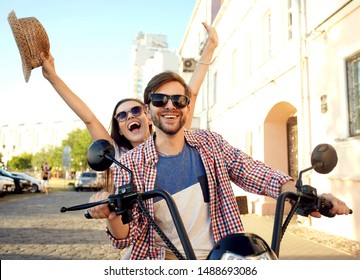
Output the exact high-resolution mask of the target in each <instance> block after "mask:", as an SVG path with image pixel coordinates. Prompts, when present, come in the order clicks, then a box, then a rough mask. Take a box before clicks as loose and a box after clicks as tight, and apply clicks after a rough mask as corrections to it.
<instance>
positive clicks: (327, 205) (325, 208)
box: [319, 197, 335, 218]
mask: <svg viewBox="0 0 360 280" xmlns="http://www.w3.org/2000/svg"><path fill="white" fill-rule="evenodd" d="M319 202H320V205H319V212H320V214H321V215H324V216H326V217H329V218H333V217H335V214H333V213H331V212H330V210H331V209H332V208H333V205H332V203H331V202H329V201H327V200H326V199H325V198H323V197H320V198H319Z"/></svg>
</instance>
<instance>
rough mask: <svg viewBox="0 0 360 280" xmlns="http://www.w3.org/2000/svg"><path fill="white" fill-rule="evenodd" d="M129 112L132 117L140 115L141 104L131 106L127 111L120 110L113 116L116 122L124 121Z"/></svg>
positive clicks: (141, 110)
mask: <svg viewBox="0 0 360 280" xmlns="http://www.w3.org/2000/svg"><path fill="white" fill-rule="evenodd" d="M129 112H130V113H131V114H132V115H133V116H134V117H138V116H140V115H141V113H142V112H143V106H134V107H132V108H131V109H130V110H129V111H121V112H119V113H118V114H117V115H116V116H115V117H114V118H115V119H116V120H117V121H118V122H124V121H126V119H127V117H128V114H129Z"/></svg>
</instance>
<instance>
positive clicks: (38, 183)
mask: <svg viewBox="0 0 360 280" xmlns="http://www.w3.org/2000/svg"><path fill="white" fill-rule="evenodd" d="M10 173H11V174H12V175H13V176H15V177H17V178H20V179H24V180H28V181H30V183H31V185H30V188H28V189H27V190H28V191H29V192H33V193H35V192H41V191H42V189H43V186H44V180H40V179H37V178H35V177H34V176H31V175H29V174H26V173H21V172H10ZM23 191H24V190H23Z"/></svg>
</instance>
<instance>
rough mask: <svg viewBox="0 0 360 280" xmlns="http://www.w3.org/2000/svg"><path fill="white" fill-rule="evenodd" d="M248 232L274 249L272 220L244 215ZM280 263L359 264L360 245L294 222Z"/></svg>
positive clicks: (289, 229) (284, 241) (283, 244)
mask: <svg viewBox="0 0 360 280" xmlns="http://www.w3.org/2000/svg"><path fill="white" fill-rule="evenodd" d="M241 219H242V221H243V223H244V227H245V230H246V232H252V233H255V234H257V235H259V236H261V237H262V238H263V239H264V240H265V241H266V242H267V243H268V244H269V246H271V240H272V231H273V223H274V217H273V216H262V217H261V216H257V215H255V214H247V215H241ZM279 255H280V259H281V260H360V242H356V241H353V240H349V239H346V238H342V237H338V236H335V235H330V234H326V233H323V232H320V231H317V230H314V229H311V228H308V227H305V226H300V225H297V224H296V223H295V222H291V223H290V225H289V226H288V229H287V231H286V232H285V235H284V237H283V239H282V242H281V244H280V254H279Z"/></svg>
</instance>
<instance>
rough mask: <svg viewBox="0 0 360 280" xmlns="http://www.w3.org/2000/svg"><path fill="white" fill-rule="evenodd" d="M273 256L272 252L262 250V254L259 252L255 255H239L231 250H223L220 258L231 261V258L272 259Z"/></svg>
mask: <svg viewBox="0 0 360 280" xmlns="http://www.w3.org/2000/svg"><path fill="white" fill-rule="evenodd" d="M273 259H274V256H272V254H270V253H269V252H264V253H262V254H259V255H257V256H245V257H244V256H241V255H237V254H234V253H231V252H225V253H224V254H223V255H222V256H221V258H220V260H225V261H233V260H235V261H236V260H273Z"/></svg>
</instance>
